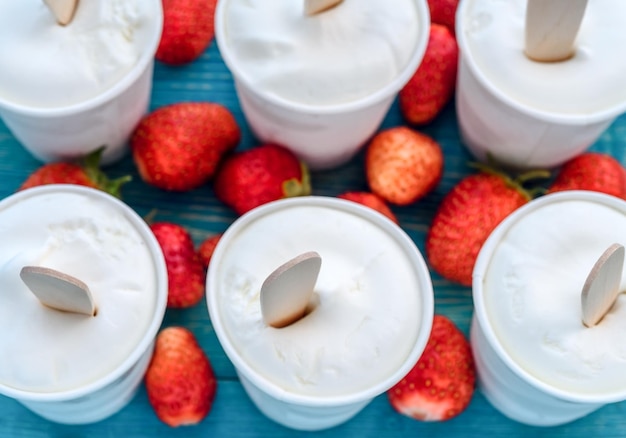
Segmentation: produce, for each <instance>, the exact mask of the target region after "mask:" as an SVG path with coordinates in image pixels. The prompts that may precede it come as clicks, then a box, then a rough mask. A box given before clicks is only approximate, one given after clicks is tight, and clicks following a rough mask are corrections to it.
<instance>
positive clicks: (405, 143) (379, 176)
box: [365, 126, 443, 205]
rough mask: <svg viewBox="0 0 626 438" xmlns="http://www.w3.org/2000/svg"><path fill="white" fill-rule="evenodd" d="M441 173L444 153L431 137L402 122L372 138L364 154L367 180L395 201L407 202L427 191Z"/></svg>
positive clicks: (372, 188) (397, 202)
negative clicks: (401, 124) (403, 124)
mask: <svg viewBox="0 0 626 438" xmlns="http://www.w3.org/2000/svg"><path fill="white" fill-rule="evenodd" d="M442 173H443V153H442V151H441V147H440V146H439V144H438V143H437V142H436V141H435V140H433V139H432V138H431V137H429V136H427V135H425V134H421V133H419V132H417V131H415V130H412V129H410V128H407V127H405V126H398V127H394V128H389V129H386V130H384V131H381V132H379V133H378V134H376V135H375V136H374V138H372V140H371V141H370V143H369V145H368V146H367V149H366V154H365V174H366V178H367V183H368V185H369V187H370V189H371V190H372V192H374V193H375V194H377V195H378V196H380V197H381V198H383V199H384V200H386V201H387V202H390V203H392V204H395V205H408V204H412V203H413V202H415V201H417V200H418V199H420V198H422V197H423V196H425V195H426V194H428V193H429V192H430V191H431V190H433V189H434V188H435V186H436V185H437V184H438V183H439V180H440V179H441V175H442Z"/></svg>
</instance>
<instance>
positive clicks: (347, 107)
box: [215, 0, 430, 114]
mask: <svg viewBox="0 0 626 438" xmlns="http://www.w3.org/2000/svg"><path fill="white" fill-rule="evenodd" d="M227 3H228V1H225V0H224V1H219V2H217V7H216V9H215V41H216V43H217V46H218V48H219V53H220V56H221V57H222V60H223V61H224V63H225V64H226V66H227V67H228V70H229V71H230V73H231V75H232V76H233V78H234V80H235V82H236V83H240V84H242V85H243V86H244V87H245V88H246V90H247V91H248V92H249V93H251V94H253V95H254V96H256V97H257V98H259V99H262V100H264V101H267V102H269V103H271V104H273V105H275V106H277V107H281V108H284V109H285V110H287V111H295V112H298V113H305V114H339V113H348V112H352V111H358V110H361V109H364V108H368V107H371V106H374V105H377V104H379V103H381V102H382V101H385V100H387V99H389V98H390V97H392V96H394V95H395V94H396V93H398V92H399V91H400V89H401V88H402V87H404V85H406V83H407V82H408V81H409V79H410V78H411V77H412V76H413V74H414V73H415V71H416V70H417V68H418V67H419V65H420V63H421V62H422V59H423V58H424V53H425V52H426V46H427V45H428V37H429V32H430V10H429V8H428V5H427V2H426V0H414V3H415V6H416V8H417V15H418V20H419V32H420V33H419V38H418V41H417V44H416V46H415V49H414V51H413V55H412V56H411V58H410V60H409V62H408V63H407V64H406V66H405V67H404V69H403V70H402V71H401V72H400V74H398V75H397V76H396V77H395V78H394V79H393V80H392V81H391V82H389V83H388V84H386V85H385V86H384V87H382V88H380V89H378V90H376V91H375V92H374V93H372V94H370V95H368V96H365V97H362V98H360V99H356V100H353V101H350V102H345V103H341V104H338V105H309V104H303V103H299V102H295V101H292V100H288V99H284V98H281V97H279V96H277V95H275V94H271V93H267V92H264V91H262V90H261V91H259V90H256V89H255V87H254V86H253V85H251V84H250V80H249V78H248V77H247V76H246V75H245V74H244V73H243V70H242V69H241V68H240V67H239V65H238V63H237V60H236V59H235V57H234V56H232V54H231V51H230V50H228V44H227V38H226V26H225V21H226V20H225V19H223V16H224V14H225V11H226V7H227Z"/></svg>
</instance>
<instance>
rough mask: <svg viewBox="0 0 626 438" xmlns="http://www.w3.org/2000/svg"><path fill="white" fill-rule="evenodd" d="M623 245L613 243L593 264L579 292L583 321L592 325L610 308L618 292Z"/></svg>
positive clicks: (622, 264)
mask: <svg viewBox="0 0 626 438" xmlns="http://www.w3.org/2000/svg"><path fill="white" fill-rule="evenodd" d="M623 268H624V247H623V246H622V245H620V244H618V243H614V244H613V245H611V246H610V247H608V248H607V250H606V251H604V253H603V254H602V255H601V256H600V258H599V259H598V261H597V262H596V263H595V264H594V265H593V268H592V269H591V272H590V273H589V276H588V277H587V280H586V281H585V285H584V286H583V290H582V293H581V304H582V311H583V323H584V324H585V325H586V326H587V327H593V326H594V325H596V324H598V322H600V320H602V318H603V317H604V315H606V314H607V312H608V311H609V310H610V309H611V307H612V306H613V304H614V303H615V300H616V299H617V296H618V295H619V294H620V290H619V287H620V283H621V281H622V271H623Z"/></svg>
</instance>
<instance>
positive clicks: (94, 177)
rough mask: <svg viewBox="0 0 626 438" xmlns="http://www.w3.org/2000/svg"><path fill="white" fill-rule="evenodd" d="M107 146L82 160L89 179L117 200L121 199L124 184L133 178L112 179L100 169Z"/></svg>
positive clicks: (101, 147)
mask: <svg viewBox="0 0 626 438" xmlns="http://www.w3.org/2000/svg"><path fill="white" fill-rule="evenodd" d="M104 149H105V146H100V147H99V148H98V149H96V150H94V151H93V152H90V153H89V154H87V155H86V156H85V157H84V158H83V159H82V163H81V164H82V167H83V169H84V171H85V174H86V175H87V177H88V178H89V179H90V180H91V181H93V183H94V184H95V185H96V186H97V187H98V188H99V189H100V190H102V191H105V192H107V193H108V194H110V195H113V196H115V197H116V198H121V197H122V193H121V189H122V186H123V185H124V184H126V183H127V182H129V181H130V180H131V179H132V177H131V176H130V175H124V176H121V177H119V178H115V179H110V178H109V177H108V176H107V175H106V174H105V173H104V172H103V171H102V169H100V160H101V158H102V153H103V152H104Z"/></svg>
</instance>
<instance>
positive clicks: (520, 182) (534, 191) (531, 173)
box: [469, 157, 551, 201]
mask: <svg viewBox="0 0 626 438" xmlns="http://www.w3.org/2000/svg"><path fill="white" fill-rule="evenodd" d="M488 161H489V163H479V162H471V163H469V166H470V167H473V168H475V169H478V170H480V171H481V172H484V173H488V174H491V175H497V176H499V177H500V178H502V179H503V180H504V182H505V184H506V185H507V186H508V187H511V188H512V189H515V190H516V191H518V192H519V193H520V194H521V195H522V196H524V197H525V198H526V199H527V200H529V201H530V200H531V199H533V198H535V197H537V196H538V195H540V194H543V193H545V192H546V189H545V188H544V187H533V188H526V187H524V185H525V184H526V183H528V182H531V181H536V180H539V179H548V178H550V176H551V173H550V171H549V170H547V169H532V170H528V171H525V172H522V173H520V174H518V175H516V176H515V177H514V178H513V177H511V175H509V174H507V173H505V172H504V171H502V170H501V169H499V168H497V167H496V165H495V164H494V161H493V160H492V159H490V157H488Z"/></svg>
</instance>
